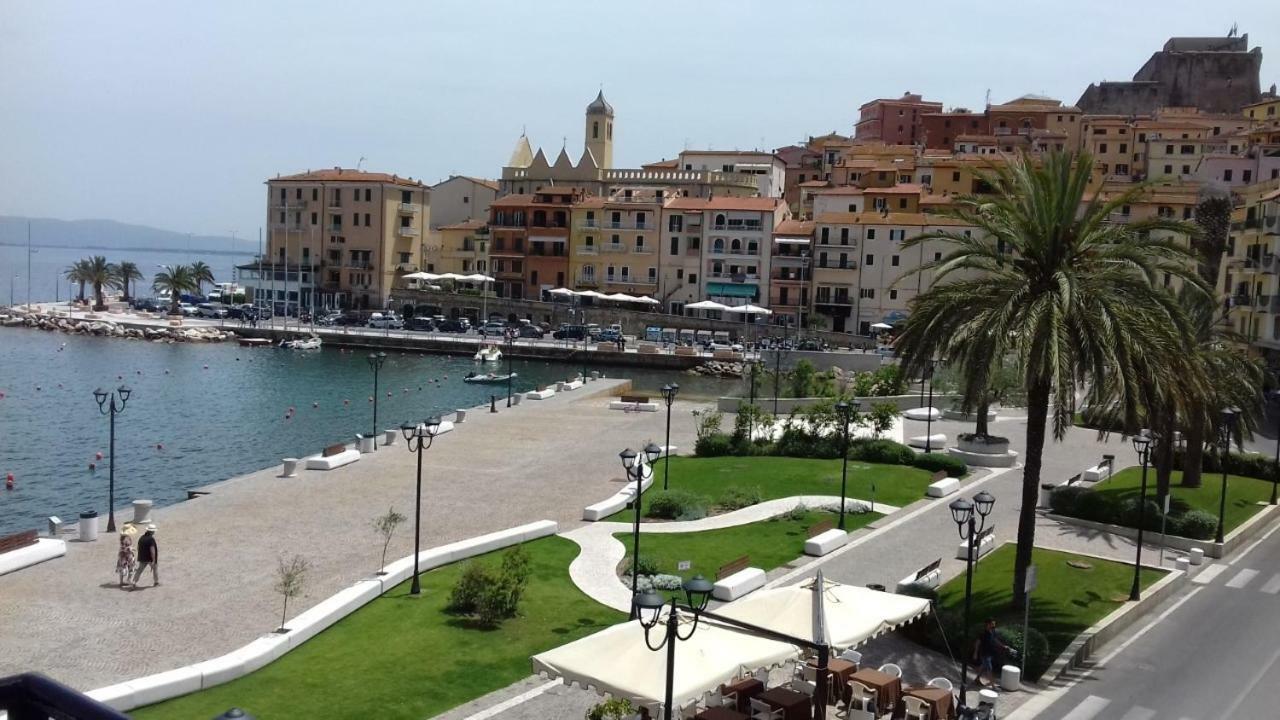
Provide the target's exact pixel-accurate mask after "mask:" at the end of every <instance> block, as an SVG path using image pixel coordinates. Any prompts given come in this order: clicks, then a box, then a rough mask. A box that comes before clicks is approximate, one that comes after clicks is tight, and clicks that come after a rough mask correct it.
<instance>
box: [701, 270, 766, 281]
mask: <svg viewBox="0 0 1280 720" xmlns="http://www.w3.org/2000/svg"><path fill="white" fill-rule="evenodd" d="M707 277H709V278H715V279H717V280H729V281H730V282H737V283H745V282H759V280H760V275H759V274H757V273H727V272H709V273H707Z"/></svg>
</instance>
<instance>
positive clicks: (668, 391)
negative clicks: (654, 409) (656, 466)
mask: <svg viewBox="0 0 1280 720" xmlns="http://www.w3.org/2000/svg"><path fill="white" fill-rule="evenodd" d="M678 394H680V386H679V385H677V384H675V383H671V384H670V385H663V386H662V400H663V401H664V402H666V403H667V447H666V448H665V449H664V450H663V452H664V453H666V456H667V459H666V462H665V463H664V464H663V467H662V489H663V490H666V489H667V485H668V484H669V482H670V480H671V404H672V403H674V402H675V401H676V395H678Z"/></svg>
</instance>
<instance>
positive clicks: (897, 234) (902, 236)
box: [889, 229, 907, 242]
mask: <svg viewBox="0 0 1280 720" xmlns="http://www.w3.org/2000/svg"><path fill="white" fill-rule="evenodd" d="M906 239H907V231H906V230H902V229H898V230H890V231H889V240H890V241H893V242H902V241H903V240H906Z"/></svg>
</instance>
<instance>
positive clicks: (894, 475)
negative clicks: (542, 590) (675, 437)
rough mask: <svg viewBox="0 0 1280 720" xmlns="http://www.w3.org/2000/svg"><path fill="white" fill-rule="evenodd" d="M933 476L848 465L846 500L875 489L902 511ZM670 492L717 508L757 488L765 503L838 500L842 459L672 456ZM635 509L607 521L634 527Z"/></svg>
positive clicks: (662, 465)
mask: <svg viewBox="0 0 1280 720" xmlns="http://www.w3.org/2000/svg"><path fill="white" fill-rule="evenodd" d="M665 472H666V460H659V461H658V463H657V465H655V466H654V482H653V486H652V487H650V488H649V490H648V491H647V492H646V493H645V495H644V498H643V500H642V502H643V505H642V506H641V509H640V512H641V515H643V514H644V512H645V511H646V510H647V509H648V498H649V496H650V494H651V493H652V492H653V489H654V488H658V489H659V490H661V489H662V478H663V475H664V473H665ZM929 478H930V473H929V472H927V471H925V470H921V469H919V468H914V467H908V466H906V465H877V464H873V463H864V462H860V461H856V460H850V461H849V482H848V497H851V498H860V499H867V500H870V499H871V485H872V483H874V484H875V486H876V489H875V500H876V502H883V503H888V504H889V505H897V506H899V507H901V506H903V505H907V504H910V503H913V502H915V501H916V500H919V499H920V498H922V497H924V491H925V488H927V487H928V486H929ZM670 485H671V489H672V490H687V491H689V492H692V493H696V494H698V495H702V496H704V497H706V498H707V501H708V504H709V505H715V504H716V503H717V501H718V499H719V498H720V496H721V495H722V494H723V493H724V490H725V488H729V487H735V486H736V487H739V488H743V489H746V488H752V487H754V488H759V489H760V494H761V496H762V497H763V499H765V500H773V499H775V498H784V497H791V496H793V495H839V494H840V460H839V459H838V458H836V459H831V460H826V459H819V458H792V457H776V456H761V457H740V456H724V457H711V458H700V457H673V458H671V484H670ZM634 512H635V511H634V510H622V511H621V512H617V513H614V514H613V515H612V516H610V517H609V518H608V519H609V520H612V521H614V522H630V521H631V519H632V517H633V516H634Z"/></svg>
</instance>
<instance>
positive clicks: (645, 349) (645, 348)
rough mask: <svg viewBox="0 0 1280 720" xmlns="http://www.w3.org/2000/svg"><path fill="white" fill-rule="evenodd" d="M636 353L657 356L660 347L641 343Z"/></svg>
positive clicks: (637, 346)
mask: <svg viewBox="0 0 1280 720" xmlns="http://www.w3.org/2000/svg"><path fill="white" fill-rule="evenodd" d="M636 352H638V353H644V354H646V355H656V354H657V353H658V346H657V345H654V344H653V343H640V344H638V345H636Z"/></svg>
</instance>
